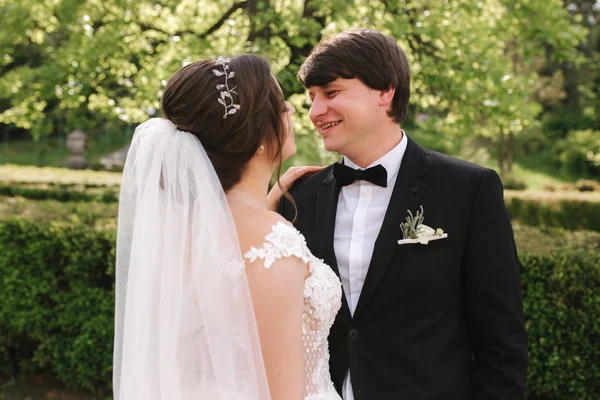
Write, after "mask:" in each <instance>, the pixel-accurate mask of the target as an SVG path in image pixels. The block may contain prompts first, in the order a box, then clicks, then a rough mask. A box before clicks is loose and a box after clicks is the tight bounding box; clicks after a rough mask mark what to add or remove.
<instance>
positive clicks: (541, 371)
mask: <svg viewBox="0 0 600 400" xmlns="http://www.w3.org/2000/svg"><path fill="white" fill-rule="evenodd" d="M514 228H515V235H516V238H517V243H518V247H519V252H520V261H521V264H522V278H521V280H522V289H523V302H524V308H525V316H526V327H527V331H528V335H529V355H530V356H529V378H528V392H529V397H528V399H529V400H536V399H537V400H542V399H543V400H596V399H598V398H600V234H598V233H595V232H569V231H565V230H560V229H551V228H534V227H530V226H524V225H521V224H518V223H517V224H515V226H514ZM0 248H1V249H2V251H1V252H0V287H2V301H1V302H0V362H2V364H1V365H2V366H3V367H2V368H3V370H2V372H3V373H5V374H18V373H19V372H21V371H35V372H49V373H51V374H53V375H55V376H56V377H57V378H58V379H60V380H61V381H62V382H64V383H66V384H68V385H69V386H72V387H76V388H84V389H87V390H89V391H94V392H100V393H103V392H107V391H109V390H110V385H111V367H112V341H113V312H114V310H113V308H114V260H115V234H114V230H113V229H112V228H111V230H110V231H99V230H91V229H89V228H88V227H86V226H85V225H77V224H65V223H63V224H62V225H59V224H58V223H51V222H42V223H40V222H38V221H29V220H5V221H0Z"/></svg>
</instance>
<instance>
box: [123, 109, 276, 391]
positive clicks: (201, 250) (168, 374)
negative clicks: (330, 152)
mask: <svg viewBox="0 0 600 400" xmlns="http://www.w3.org/2000/svg"><path fill="white" fill-rule="evenodd" d="M115 311H116V312H115V348H114V362H113V392H114V398H115V400H134V399H143V400H188V399H189V400H191V399H194V400H199V399H211V400H212V399H226V400H235V399H244V400H246V399H261V400H262V399H269V390H268V384H267V378H266V373H265V369H264V364H263V360H262V355H261V351H260V342H259V338H258V330H257V327H256V321H255V318H254V312H253V309H252V300H251V297H250V291H249V288H248V283H247V280H246V274H245V271H244V264H243V258H242V255H241V251H240V248H239V242H238V237H237V233H236V229H235V224H234V221H233V218H232V215H231V211H230V210H229V206H228V204H227V201H226V197H225V193H224V192H223V188H222V186H221V184H220V182H219V179H218V178H217V175H216V173H215V170H214V168H213V166H212V164H211V162H210V160H209V158H208V156H207V154H206V152H205V151H204V148H203V147H202V145H201V143H200V141H199V140H198V139H197V138H196V137H195V136H194V135H192V134H190V133H188V132H182V131H179V130H177V128H176V127H175V125H173V124H172V123H171V122H170V121H168V120H166V119H161V118H153V119H151V120H149V121H147V122H145V123H143V124H141V125H140V126H139V127H138V128H137V129H136V131H135V134H134V136H133V140H132V144H131V147H130V149H129V153H128V156H127V162H126V163H125V169H124V171H123V181H122V185H121V196H120V202H119V223H118V231H117V262H116V310H115Z"/></svg>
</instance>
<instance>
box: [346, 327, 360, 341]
mask: <svg viewBox="0 0 600 400" xmlns="http://www.w3.org/2000/svg"><path fill="white" fill-rule="evenodd" d="M348 338H350V340H356V339H358V329H354V328H352V329H350V332H348Z"/></svg>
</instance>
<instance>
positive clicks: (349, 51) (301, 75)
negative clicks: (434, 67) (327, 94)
mask: <svg viewBox="0 0 600 400" xmlns="http://www.w3.org/2000/svg"><path fill="white" fill-rule="evenodd" d="M337 78H344V79H352V78H358V79H360V80H361V81H362V82H363V83H364V84H365V85H367V86H368V87H370V88H371V89H375V90H386V89H389V88H390V87H393V88H396V93H395V94H394V99H393V101H392V109H391V110H389V111H388V115H389V116H390V118H393V119H394V120H395V121H396V122H398V123H401V122H403V121H404V120H405V118H406V109H407V107H408V99H409V97H410V69H409V66H408V60H407V59H406V55H405V54H404V52H403V51H402V50H401V49H400V47H399V46H398V44H397V43H396V41H395V40H394V38H392V37H390V36H386V35H384V34H382V33H381V32H378V31H375V30H371V29H359V30H350V31H345V32H342V33H340V34H338V35H335V36H332V37H330V38H328V39H325V40H322V41H321V42H320V43H319V44H318V45H317V46H316V47H315V48H314V49H313V50H312V52H311V53H310V55H309V56H308V58H307V59H306V61H304V63H303V64H302V66H301V67H300V72H298V79H299V80H300V82H301V83H302V84H303V85H304V86H305V87H306V88H309V87H311V86H321V87H324V86H326V85H327V84H328V83H330V82H332V81H334V80H336V79H337Z"/></svg>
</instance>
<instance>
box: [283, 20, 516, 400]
mask: <svg viewBox="0 0 600 400" xmlns="http://www.w3.org/2000/svg"><path fill="white" fill-rule="evenodd" d="M298 76H299V79H300V81H301V82H302V83H303V84H304V86H305V87H306V88H307V89H308V93H309V97H310V99H311V102H312V104H311V109H310V118H311V120H312V122H313V124H314V126H315V128H316V129H317V131H318V132H319V134H320V135H321V136H322V137H323V141H324V144H325V148H326V149H327V150H329V151H335V152H337V153H339V154H341V155H343V156H344V157H343V160H341V161H340V162H339V163H336V164H334V165H332V166H329V167H327V168H325V169H324V170H322V171H320V172H318V173H316V174H314V175H312V176H310V177H308V178H306V179H304V180H303V181H301V182H300V183H299V184H297V185H295V186H294V187H293V188H292V189H291V190H290V193H291V194H292V196H293V197H294V199H295V201H296V203H297V211H298V213H297V216H298V217H297V219H296V221H295V226H296V227H297V228H298V229H299V230H300V231H301V232H302V233H303V234H304V236H305V237H306V240H307V243H308V246H309V247H310V249H311V250H312V252H313V253H314V254H315V255H316V256H317V257H319V258H322V259H323V260H324V261H325V262H326V263H327V264H329V265H330V266H331V268H332V269H333V270H334V271H335V272H336V273H337V274H338V276H339V277H340V279H341V281H342V286H343V290H344V299H343V305H342V309H341V310H340V312H339V314H338V315H337V318H336V320H335V323H334V325H333V327H332V329H331V333H330V336H329V348H330V353H331V361H330V364H331V375H332V379H333V382H334V384H335V387H336V388H337V390H338V392H340V393H341V394H342V396H343V398H344V399H345V400H351V399H355V400H362V399H365V400H379V399H382V400H384V399H403V400H409V399H410V400H413V399H415V400H416V399H421V400H469V399H471V400H519V399H524V397H525V394H524V393H525V377H526V372H527V347H526V346H527V344H526V343H527V340H526V334H525V329H524V323H523V307H522V302H521V295H520V287H519V273H520V271H519V264H518V261H517V253H516V249H515V243H514V239H513V232H512V228H511V225H510V221H509V218H508V215H507V212H506V209H505V206H504V202H503V191H502V185H501V182H500V179H499V177H498V175H497V174H496V173H495V172H494V171H492V170H489V169H485V168H481V167H478V166H475V165H473V164H469V163H467V162H464V161H460V160H457V159H454V158H451V157H448V156H445V155H442V154H439V153H436V152H434V151H431V150H427V149H423V148H421V147H420V146H419V145H418V144H417V143H415V142H414V141H413V140H412V139H410V138H409V137H408V136H407V135H406V133H405V132H404V131H403V130H402V129H400V123H401V122H403V121H404V119H405V117H406V109H407V105H408V99H409V95H410V75H409V68H408V61H407V59H406V56H405V55H404V53H403V52H402V50H400V48H399V47H398V46H397V44H396V43H395V41H394V40H393V39H392V38H391V37H388V36H385V35H383V34H381V33H379V32H376V31H371V30H359V31H348V32H345V33H342V34H340V35H337V36H334V37H332V38H329V39H327V40H324V41H322V42H321V43H319V45H318V46H317V47H316V48H315V49H314V50H313V52H312V53H311V55H310V56H309V57H308V59H307V60H306V61H305V62H304V64H303V65H302V67H301V69H300V73H299V75H298ZM421 207H422V209H423V216H424V220H423V221H422V223H423V224H424V225H428V226H430V227H432V228H433V229H436V228H441V229H442V230H443V231H444V233H446V234H447V235H448V236H447V237H446V238H442V237H440V236H435V235H434V237H435V238H436V239H437V240H433V241H430V242H429V243H428V244H427V245H424V244H419V243H405V244H398V240H401V239H404V236H403V230H402V229H401V227H400V224H401V223H403V222H406V217H408V216H409V211H410V212H411V213H412V214H413V215H414V214H415V213H416V212H417V211H419V210H420V209H421ZM280 211H281V213H282V214H283V215H284V216H285V217H287V218H288V219H290V220H291V219H293V218H294V215H295V210H294V207H293V206H292V205H291V204H290V203H289V202H287V201H285V200H284V201H282V203H281V205H280ZM425 234H427V232H425ZM429 234H431V232H429ZM439 234H440V232H438V235H439Z"/></svg>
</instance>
